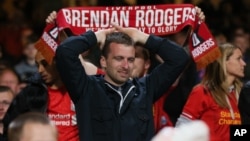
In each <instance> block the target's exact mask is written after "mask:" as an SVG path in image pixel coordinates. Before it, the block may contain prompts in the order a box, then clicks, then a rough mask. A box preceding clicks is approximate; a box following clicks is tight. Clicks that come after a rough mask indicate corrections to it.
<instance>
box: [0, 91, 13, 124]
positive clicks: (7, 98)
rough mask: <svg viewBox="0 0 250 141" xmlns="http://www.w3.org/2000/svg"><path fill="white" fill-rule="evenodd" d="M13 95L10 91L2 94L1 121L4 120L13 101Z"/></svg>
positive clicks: (0, 100) (0, 101) (0, 97)
mask: <svg viewBox="0 0 250 141" xmlns="http://www.w3.org/2000/svg"><path fill="white" fill-rule="evenodd" d="M13 97H14V96H13V94H12V93H11V92H10V91H5V92H0V120H2V119H3V118H4V116H5V114H6V112H7V110H8V108H9V106H10V104H11V102H12V100H13Z"/></svg>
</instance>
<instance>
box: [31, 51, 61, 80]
mask: <svg viewBox="0 0 250 141" xmlns="http://www.w3.org/2000/svg"><path fill="white" fill-rule="evenodd" d="M36 63H37V65H38V72H39V73H40V74H41V76H42V79H43V80H44V82H45V83H46V84H49V85H53V84H54V83H55V81H56V80H57V79H58V77H59V76H58V73H57V71H56V68H55V65H53V64H52V65H50V64H49V63H48V62H47V61H46V60H45V58H44V57H43V55H42V54H41V53H40V52H38V53H37V54H36Z"/></svg>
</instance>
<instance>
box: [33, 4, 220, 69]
mask: <svg viewBox="0 0 250 141" xmlns="http://www.w3.org/2000/svg"><path fill="white" fill-rule="evenodd" d="M110 23H117V24H118V25H120V26H122V27H136V28H137V29H139V30H141V31H142V32H145V33H149V34H155V35H159V36H161V35H169V34H174V33H177V32H180V31H181V30H182V29H183V28H184V27H186V26H190V27H191V29H192V30H191V34H189V36H188V39H189V50H190V53H191V56H192V58H193V59H194V61H195V62H196V64H197V69H201V68H204V67H205V66H206V65H207V64H209V63H211V62H212V61H214V60H215V59H217V58H218V57H219V56H220V51H219V49H218V47H217V44H216V41H215V39H214V38H213V36H212V35H211V33H210V32H209V30H208V28H207V26H206V24H205V23H204V22H201V21H199V19H198V16H197V15H196V11H195V7H194V6H193V5H190V4H165V5H145V6H107V7H73V8H63V9H60V10H59V11H58V13H57V19H56V22H55V23H54V24H48V25H47V26H46V27H45V29H44V32H43V34H42V36H41V38H40V39H39V41H37V43H36V45H35V46H36V48H37V49H38V50H39V51H40V52H41V53H42V54H43V55H44V57H45V59H47V61H48V62H52V58H53V56H54V53H55V50H56V48H57V46H58V44H59V43H60V41H59V33H60V32H61V31H62V30H64V29H69V30H70V31H71V32H72V33H73V35H79V34H82V33H84V32H86V31H88V30H93V31H97V30H101V29H105V28H110V27H111V26H110Z"/></svg>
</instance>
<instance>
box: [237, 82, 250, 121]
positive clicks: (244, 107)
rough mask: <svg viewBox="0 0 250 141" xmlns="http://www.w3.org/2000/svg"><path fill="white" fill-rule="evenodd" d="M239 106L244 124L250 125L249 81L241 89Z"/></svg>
mask: <svg viewBox="0 0 250 141" xmlns="http://www.w3.org/2000/svg"><path fill="white" fill-rule="evenodd" d="M238 106H239V111H240V116H241V120H242V124H248V125H250V110H249V107H250V81H247V82H246V83H245V84H244V86H243V88H242V89H241V92H240V97H239V104H238Z"/></svg>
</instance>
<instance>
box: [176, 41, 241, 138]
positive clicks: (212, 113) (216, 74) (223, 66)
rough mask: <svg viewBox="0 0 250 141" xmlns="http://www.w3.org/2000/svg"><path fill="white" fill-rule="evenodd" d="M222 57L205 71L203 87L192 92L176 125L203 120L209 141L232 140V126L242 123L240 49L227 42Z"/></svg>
mask: <svg viewBox="0 0 250 141" xmlns="http://www.w3.org/2000/svg"><path fill="white" fill-rule="evenodd" d="M219 48H220V51H221V56H220V58H218V59H217V60H216V61H214V62H213V63H211V64H209V65H208V66H207V67H206V68H205V74H204V76H203V78H202V81H201V83H200V84H198V85H197V86H195V87H194V88H193V90H192V91H191V93H190V95H189V98H188V100H187V102H186V104H185V106H184V108H183V111H182V114H181V115H180V117H179V119H178V121H177V123H176V126H179V125H181V124H183V123H186V122H189V121H191V120H197V119H199V120H203V121H205V123H206V124H207V125H208V127H209V130H210V141H222V140H223V141H229V133H230V131H229V125H233V124H234V125H235V124H241V118H240V113H239V109H238V98H239V93H240V90H241V87H242V82H241V80H240V78H242V77H244V67H245V65H246V63H245V62H244V61H243V55H242V51H241V50H240V48H238V47H236V46H233V45H232V44H229V43H225V44H222V45H221V46H220V47H219Z"/></svg>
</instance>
